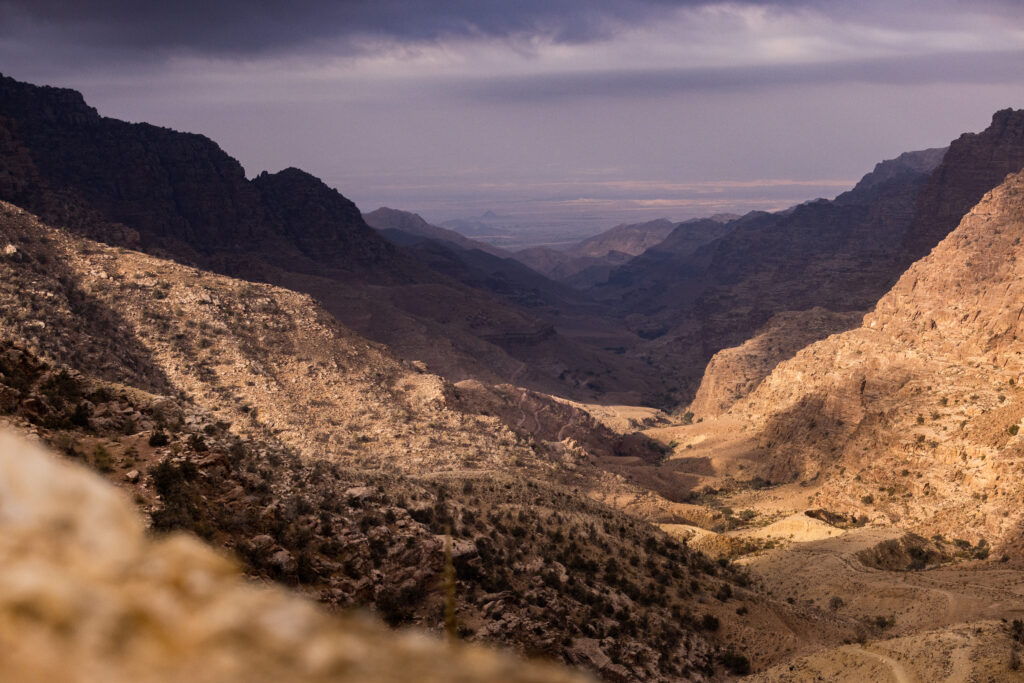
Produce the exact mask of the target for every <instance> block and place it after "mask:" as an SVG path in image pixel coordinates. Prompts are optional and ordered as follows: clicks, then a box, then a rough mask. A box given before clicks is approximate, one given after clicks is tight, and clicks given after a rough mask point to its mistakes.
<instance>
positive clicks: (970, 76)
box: [451, 51, 1024, 102]
mask: <svg viewBox="0 0 1024 683" xmlns="http://www.w3.org/2000/svg"><path fill="white" fill-rule="evenodd" d="M1022 65H1024V51H1002V52H974V53H962V52H961V53H946V54H929V55H919V56H899V57H883V58H872V59H860V60H850V61H842V62H815V63H806V64H778V65H766V64H761V65H752V66H738V67H710V68H678V69H674V68H663V69H652V70H637V71H597V72H586V73H567V74H542V75H536V74H532V75H530V76H524V77H500V78H488V79H486V80H475V81H461V82H459V83H456V84H453V85H452V86H451V91H452V92H453V93H455V94H458V95H461V96H463V97H465V98H467V99H473V100H480V101H490V102H499V101H500V102H512V101H523V102H547V101H558V100H565V99H572V98H587V97H600V98H609V97H611V98H616V97H645V96H652V95H653V96H657V95H665V94H674V93H686V92H694V91H728V90H751V89H765V88H777V87H783V86H793V85H840V84H844V83H869V84H889V85H928V84H936V83H945V84H955V83H961V84H962V83H968V84H1001V83H1017V82H1019V81H1020V79H1021V66H1022Z"/></svg>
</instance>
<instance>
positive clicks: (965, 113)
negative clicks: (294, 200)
mask: <svg viewBox="0 0 1024 683" xmlns="http://www.w3.org/2000/svg"><path fill="white" fill-rule="evenodd" d="M1021 19H1024V8H1022V7H1021V6H1019V5H1017V4H1016V3H1011V2H999V1H994V0H993V1H990V2H980V3H979V2H974V3H965V2H957V1H956V0H942V1H941V2H938V3H936V2H901V3H896V4H893V3H884V2H875V1H869V2H862V3H857V6H856V7H852V6H851V5H850V4H849V3H833V2H820V1H814V0H804V1H799V0H798V1H793V2H742V3H721V2H705V1H700V0H694V1H686V2H660V1H655V0H630V1H629V2H610V1H606V2H597V3H584V2H576V1H561V2H528V3H525V4H517V6H516V7H515V8H514V9H512V8H509V7H507V6H505V5H504V4H503V3H491V2H481V3H462V2H455V1H451V2H448V1H445V2H434V3H430V5H429V7H427V6H424V7H420V8H415V7H413V8H410V7H406V6H404V5H403V4H402V3H400V2H397V1H396V2H376V3H363V2H343V3H329V2H326V1H319V0H304V1H303V2H298V3H295V2H290V3H286V2H283V1H282V2H267V3H261V4H260V5H259V6H258V7H251V6H248V5H246V4H244V3H239V2H202V3H200V2H186V3H176V4H174V5H173V6H171V5H163V6H142V5H139V4H135V3H127V2H122V1H121V0H105V1H101V0H89V1H86V2H79V3H75V4H74V5H73V6H68V5H66V4H65V3H60V2H56V1H49V0H47V1H43V2H40V1H38V0H34V1H31V2H29V1H27V0H0V71H2V72H4V73H5V74H7V75H10V76H13V77H15V78H19V79H22V80H30V81H33V82H37V83H46V84H51V85H58V86H66V87H73V88H75V89H78V90H81V91H82V92H83V94H84V95H85V97H86V100H87V101H88V102H89V103H90V104H92V105H93V106H96V107H97V108H98V109H99V110H100V112H101V113H103V114H104V115H107V116H113V117H117V118H124V119H127V120H133V121H147V122H150V123H154V124H157V125H164V126H169V127H172V128H175V129H178V130H184V131H191V132H198V133H202V134H205V135H207V136H209V137H211V138H212V139H214V140H215V141H217V142H218V143H219V144H220V145H221V146H222V147H223V148H224V149H225V150H226V151H227V152H228V153H229V154H231V155H232V156H235V157H236V158H238V159H239V160H240V161H241V162H242V164H243V165H244V167H245V169H246V172H247V173H248V174H249V175H250V176H252V175H255V174H258V173H259V172H260V171H263V170H269V171H276V170H279V169H281V168H284V167H288V166H298V167H301V168H303V169H305V170H308V171H310V172H311V173H314V174H315V175H317V176H319V177H321V178H323V179H324V180H325V181H326V182H327V183H328V184H330V185H332V186H334V187H337V188H338V189H339V191H341V192H342V193H343V194H345V195H346V196H348V197H349V198H351V199H353V200H354V201H355V202H356V203H357V204H358V205H359V207H360V208H361V209H362V210H364V211H369V210H372V209H375V208H377V207H378V206H381V205H387V206H392V207H395V208H401V209H406V210H412V211H417V212H419V213H421V214H423V215H424V216H425V217H426V218H428V219H429V220H432V221H435V222H441V221H445V220H448V219H452V218H458V217H469V216H477V215H481V214H483V213H484V212H485V211H488V210H491V211H494V212H496V213H498V214H501V215H505V216H509V217H510V221H511V222H517V221H518V222H519V223H522V224H527V223H529V224H538V223H544V222H545V221H546V222H548V223H549V224H550V225H552V226H554V227H553V228H552V229H555V230H563V229H564V230H565V231H567V232H571V231H572V230H573V229H574V228H572V226H577V228H578V230H581V231H583V232H586V231H591V232H596V231H598V230H600V229H604V228H606V227H610V226H611V225H613V224H615V223H620V222H636V221H641V220H649V219H652V218H657V217H661V216H665V217H669V218H672V219H675V220H682V219H686V218H692V217H697V216H704V215H710V214H713V213H718V212H736V213H742V212H745V211H748V210H752V209H766V210H774V209H781V208H784V207H786V206H789V205H792V204H794V203H798V202H801V201H805V200H808V199H812V198H815V197H820V196H824V197H832V196H834V195H836V194H838V193H840V192H842V191H844V190H846V189H848V188H849V187H851V186H852V185H853V184H854V183H855V182H856V180H857V179H858V178H859V177H860V176H861V175H863V174H864V173H866V172H868V171H869V170H871V168H872V167H873V165H874V164H875V163H876V162H878V161H880V160H882V159H886V158H892V157H894V156H897V155H898V154H900V153H902V152H904V151H909V150H912V149H921V148H927V147H936V146H943V145H945V144H948V142H949V141H950V140H951V139H953V138H954V137H956V136H957V135H959V134H960V133H961V132H963V131H966V130H970V131H977V130H981V129H983V128H984V127H985V126H986V125H987V123H988V121H989V118H990V116H991V114H992V112H993V111H995V110H998V109H1002V108H1006V107H1020V106H1022V102H1021V99H1022V98H1021V96H1020V93H1021V92H1022V90H1021V86H1022V85H1024V70H1022V69H1021V68H1020V67H1021V66H1022V65H1024V31H1022V30H1021V29H1020V26H1022V25H1024V22H1022V21H1021ZM951 84H955V85H956V87H955V88H951V87H948V86H949V85H951Z"/></svg>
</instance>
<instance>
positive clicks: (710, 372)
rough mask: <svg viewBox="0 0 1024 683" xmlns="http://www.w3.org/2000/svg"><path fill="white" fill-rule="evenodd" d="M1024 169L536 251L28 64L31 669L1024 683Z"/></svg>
mask: <svg viewBox="0 0 1024 683" xmlns="http://www.w3.org/2000/svg"><path fill="white" fill-rule="evenodd" d="M1022 170H1024V111H1015V110H1009V109H1008V110H1003V111H999V112H997V113H996V114H995V115H994V116H993V118H992V122H991V125H990V126H989V127H988V128H987V129H986V130H984V131H982V132H979V133H971V134H965V135H963V136H961V137H959V138H957V139H956V140H953V141H952V142H951V143H950V145H949V146H948V148H947V147H937V148H932V149H926V150H921V151H915V152H908V153H905V154H902V155H900V156H898V157H896V158H894V159H891V160H887V161H883V162H881V163H879V164H878V165H877V166H876V167H875V168H874V170H873V171H871V172H870V173H868V174H867V175H865V176H864V177H863V178H862V180H861V181H860V182H859V183H858V184H857V185H856V186H855V187H853V188H852V189H851V190H849V191H847V192H844V193H842V194H840V195H839V196H837V197H835V198H834V199H831V200H826V199H818V200H813V201H809V202H806V203H803V204H799V205H797V206H793V207H791V208H789V209H787V210H784V211H778V212H771V213H769V212H752V213H749V214H747V215H743V216H735V215H716V216H711V217H708V218H706V219H697V220H689V221H683V222H673V221H669V220H659V221H653V222H648V223H638V224H624V225H620V226H618V227H616V228H613V229H611V230H609V231H607V232H605V233H602V234H600V235H597V236H595V237H592V238H588V239H586V240H582V241H580V242H578V243H576V244H573V245H569V246H567V247H564V248H560V249H553V248H546V247H545V248H535V249H530V250H526V251H520V252H509V251H506V250H504V249H501V248H499V247H495V246H493V245H489V244H487V243H484V242H481V241H478V240H473V239H470V238H467V237H464V236H463V235H461V234H459V233H458V232H455V231H453V230H451V229H449V228H445V227H440V226H435V225H431V224H430V223H429V222H427V221H425V220H423V218H421V217H420V216H418V215H416V214H413V213H410V212H405V211H401V210H397V209H390V208H380V209H377V210H375V211H371V212H368V213H366V214H363V213H361V211H360V208H359V207H356V205H355V204H354V203H352V202H351V201H349V200H348V199H346V198H345V197H344V196H343V195H342V194H341V193H340V192H338V191H337V190H336V189H334V188H331V187H329V186H327V185H326V184H325V183H323V182H322V181H321V180H319V179H317V178H316V177H314V176H312V175H310V174H308V173H306V172H304V171H302V170H299V169H296V168H288V169H285V170H282V171H279V172H276V173H267V172H263V173H260V174H258V175H255V176H254V177H253V178H251V179H248V178H246V177H245V174H244V172H243V170H242V167H241V165H240V164H239V163H238V162H237V161H236V160H234V159H232V158H231V157H230V156H228V154H227V153H225V152H224V151H223V150H221V149H220V148H219V147H218V146H217V145H216V143H214V142H213V141H211V140H209V139H207V138H204V137H202V136H198V135H192V134H186V133H179V132H176V131H172V130H169V129H164V128H158V127H155V126H151V125H148V124H131V123H125V122H121V121H117V120H114V119H109V118H104V117H102V116H100V114H99V113H98V112H97V111H96V110H95V109H92V108H91V107H89V106H88V105H87V104H86V102H85V100H84V98H83V97H82V96H81V95H80V94H79V93H76V92H74V91H70V90H62V89H55V88H47V87H39V86H35V85H31V84H28V83H22V82H19V81H15V80H13V79H10V78H7V77H3V76H0V311H2V317H0V425H2V426H3V428H4V429H5V431H6V432H11V433H14V434H17V435H18V436H17V437H14V436H3V437H2V438H0V469H2V470H4V473H3V479H4V480H3V481H2V482H0V486H3V487H4V490H5V491H9V492H10V494H8V493H5V494H4V495H3V496H0V527H3V528H4V530H5V533H4V534H0V536H3V538H4V541H3V547H0V553H3V554H4V555H5V557H8V558H9V561H6V562H5V563H4V566H5V570H4V571H5V572H6V573H8V574H9V576H10V577H11V580H10V581H5V582H3V583H4V586H5V587H4V589H3V590H0V638H2V639H3V640H4V642H5V643H7V644H9V645H10V647H9V648H8V650H9V652H10V654H9V655H5V657H6V659H5V664H6V665H7V666H6V667H5V668H7V669H8V670H11V671H17V672H19V674H20V676H21V678H22V679H23V680H46V677H47V676H50V677H51V678H52V677H53V676H58V677H65V678H69V679H72V680H95V678H89V676H88V675H85V674H80V673H76V672H74V671H71V672H69V671H67V670H66V669H65V668H62V667H65V666H66V663H64V662H60V661H57V662H53V661H50V660H48V659H47V658H46V657H42V656H40V655H39V653H40V652H42V653H45V652H53V651H55V650H57V649H65V648H70V649H72V650H73V651H74V652H75V653H76V655H75V656H76V658H79V659H80V660H81V661H82V662H89V663H90V665H89V666H90V667H92V669H91V670H95V671H99V672H104V673H105V674H106V679H108V680H120V679H123V680H179V679H180V680H184V679H185V678H192V679H193V680H194V679H196V678H198V679H199V680H275V679H277V678H279V677H280V676H282V675H287V674H288V673H289V672H290V673H295V672H301V676H302V677H303V678H304V679H305V680H401V675H402V674H401V671H402V670H407V669H404V667H416V668H417V670H418V671H422V679H423V680H493V679H494V678H502V679H507V680H523V681H528V680H529V681H543V680H550V681H562V680H565V681H569V680H585V677H586V676H597V677H599V678H600V679H602V680H608V681H632V680H640V681H656V682H662V681H664V682H668V681H679V680H707V681H711V680H731V679H734V678H737V677H741V676H750V680H757V681H810V680H847V681H858V680H886V679H893V680H936V681H937V680H948V681H959V680H1015V678H1014V677H1015V676H1018V675H1019V668H1020V652H1021V651H1022V650H1024V625H1021V624H1022V621H1021V620H1022V619H1024V554H1022V553H1024V517H1022V515H1021V512H1020V502H1021V501H1020V496H1021V494H1020V492H1021V490H1022V473H1021V465H1022V463H1024V455H1022V453H1024V450H1022V444H1024V441H1021V440H1022V439H1024V435H1022V434H1020V423H1021V420H1022V419H1024V393H1022V392H1024V387H1022V382H1024V375H1022V372H1024V366H1022V363H1024V361H1022V360H1021V358H1022V356H1021V354H1022V352H1024V347H1022V346H1021V345H1022V344H1024V333H1022V332H1021V331H1020V330H1019V329H1018V328H1019V327H1020V326H1021V324H1022V323H1021V320H1020V319H1021V310H1022V309H1021V298H1022V294H1024V292H1022V291H1021V287H1022V285H1021V283H1022V282H1024V273H1022V272H1021V270H1020V268H1021V267H1022V266H1018V259H1024V253H1022V250H1024V247H1022V246H1021V240H1022V239H1024V172H1022ZM1022 262H1024V261H1022ZM1018 337H1020V339H1018ZM46 449H48V450H49V452H45V450H46ZM90 470H91V471H90ZM30 480H31V484H30V483H29V481H30ZM32 484H38V486H35V485H32ZM78 501H87V502H88V506H89V507H90V508H94V509H95V511H96V512H95V514H92V512H90V514H84V513H81V509H82V508H81V503H79V502H78ZM76 506H78V507H76ZM14 509H19V510H30V511H31V514H29V515H28V516H25V515H20V516H19V514H15V513H14V512H11V510H14ZM228 557H230V558H233V559H231V560H228V559H225V558H228ZM232 563H235V564H232ZM33 567H45V568H46V572H45V574H39V576H40V577H50V578H48V579H46V580H44V578H37V579H36V580H35V581H34V582H30V581H28V580H27V579H25V578H21V579H18V577H23V575H27V574H28V573H30V570H31V568H33ZM140 567H142V569H140ZM243 575H244V576H245V577H248V580H249V581H250V582H251V583H246V582H245V581H243V579H242V578H241V577H242V576H243ZM15 579H17V580H15ZM19 581H20V583H19ZM253 583H255V584H256V585H253ZM73 586H77V589H75V590H77V591H78V592H80V593H81V595H82V596H83V597H82V598H81V599H80V600H79V601H75V600H73V599H72V595H71V594H72V593H74V592H75V590H72V588H70V587H73ZM257 586H259V587H257ZM163 595H170V596H172V597H170V598H167V599H168V600H171V601H172V602H175V603H176V604H180V605H181V608H180V610H178V611H173V610H172V612H173V613H172V612H168V613H163V612H160V610H161V609H164V608H165V607H161V604H159V603H158V600H157V599H156V598H155V597H152V596H163ZM103 600H113V601H114V602H113V603H112V604H114V605H115V607H112V608H110V609H111V610H112V612H111V613H109V614H105V613H102V611H101V610H100V608H99V607H96V604H99V603H100V602H102V601H103ZM222 603H223V604H224V605H228V604H230V608H228V607H225V609H226V610H227V612H226V614H228V615H229V616H230V618H227V617H223V619H225V621H223V622H217V621H216V620H217V619H218V618H221V617H217V615H216V614H215V612H216V609H215V608H218V609H219V608H220V606H221V604H222ZM367 613H368V614H367ZM104 614H105V616H104ZM140 615H142V616H140ZM274 615H287V616H279V617H274ZM101 617H103V618H106V619H108V621H105V622H102V623H100V622H99V621H90V620H99V619H101ZM275 618H278V619H280V620H281V622H282V623H284V622H287V623H288V624H291V626H289V627H288V628H284V629H277V630H275V629H274V628H271V627H263V626H261V624H264V622H267V623H270V621H272V620H273V619H275ZM268 620H269V621H268ZM186 621H187V622H189V623H194V624H199V625H201V628H199V629H198V630H196V631H195V633H196V634H197V635H195V637H194V638H193V639H186V640H183V641H182V642H177V641H176V640H173V639H172V640H171V641H168V640H166V638H165V636H163V635H161V634H163V633H165V632H172V631H173V632H175V633H177V632H181V631H183V629H184V627H182V626H181V624H183V623H185V622H186ZM381 621H383V622H385V623H386V624H387V626H390V627H401V628H399V629H398V630H397V631H395V630H389V629H388V628H386V626H385V625H384V624H381V623H380V622H381ZM129 622H130V623H132V624H134V623H136V622H139V623H144V624H145V628H140V630H139V631H138V633H137V634H136V635H133V636H132V638H131V639H129V640H128V641H126V642H128V643H129V644H130V647H128V646H125V648H124V649H123V650H121V651H119V652H118V654H117V657H114V658H104V656H103V655H102V651H103V650H102V648H103V647H104V646H103V645H102V643H103V642H120V641H118V638H120V637H121V636H119V635H118V633H119V631H118V630H117V629H118V628H122V629H123V624H126V623H129ZM118 624H122V626H118ZM218 629H220V630H218ZM261 629H262V630H261ZM89 633H93V634H97V633H98V634H99V635H94V636H89V635H88V634H89ZM19 634H25V635H24V636H23V637H22V636H21V635H19ZM427 634H429V635H427ZM442 635H443V636H444V638H445V639H447V641H448V642H445V640H444V639H442V637H441V636H442ZM178 637H181V638H185V635H181V636H175V638H178ZM90 638H92V640H90ZM162 638H163V639H164V640H161V639H162ZM186 641H187V642H186ZM464 641H465V643H468V644H464ZM338 642H344V643H347V645H345V646H344V647H339V646H336V645H335V644H336V643H338ZM97 643H99V644H97ZM485 646H498V647H501V648H504V649H505V650H507V652H503V653H495V652H493V651H491V650H489V649H487V647H485ZM509 651H510V652H509ZM172 652H182V653H184V654H183V655H182V656H180V657H177V656H172V655H171V653H172ZM203 652H207V653H209V652H215V653H216V656H214V655H203V654H201V653H203ZM325 652H326V653H329V655H328V654H324V653H325ZM253 653H257V654H258V655H259V656H258V657H255V658H254V657H252V656H251V655H252V654H253ZM538 658H544V659H547V660H550V661H548V662H547V663H536V662H534V661H533V660H536V659H538ZM524 660H530V662H529V663H523V661H524ZM104 667H106V668H104ZM571 669H575V671H573V670H571ZM83 670H84V669H83ZM353 672H355V673H353ZM75 676H79V678H77V679H75ZM147 676H148V678H147ZM119 677H120V678H119Z"/></svg>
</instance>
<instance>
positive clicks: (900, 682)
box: [839, 645, 917, 683]
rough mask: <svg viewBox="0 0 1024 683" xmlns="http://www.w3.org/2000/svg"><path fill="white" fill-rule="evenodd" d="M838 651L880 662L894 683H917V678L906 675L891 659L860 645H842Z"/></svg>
mask: <svg viewBox="0 0 1024 683" xmlns="http://www.w3.org/2000/svg"><path fill="white" fill-rule="evenodd" d="M839 649H840V650H844V651H846V652H848V653H850V654H853V655H856V656H860V657H867V658H868V659H874V660H876V661H878V662H881V663H882V664H884V665H885V666H887V667H889V671H890V672H892V676H893V678H894V679H895V680H896V683H917V678H915V677H914V676H912V675H910V674H909V673H907V670H906V669H904V668H903V665H902V664H900V663H899V662H897V661H896V660H895V659H893V658H892V657H887V656H886V655H883V654H879V653H877V652H872V651H871V650H866V649H864V648H863V647H861V646H860V645H844V646H843V647H841V648H839Z"/></svg>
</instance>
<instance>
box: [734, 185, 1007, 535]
mask: <svg viewBox="0 0 1024 683" xmlns="http://www.w3.org/2000/svg"><path fill="white" fill-rule="evenodd" d="M1022 239H1024V175H1022V174H1017V175H1013V176H1010V177H1009V178H1008V179H1007V180H1006V182H1004V183H1003V184H1002V185H1000V186H999V187H997V188H996V189H994V190H993V191H991V192H989V193H988V194H986V195H985V196H984V198H983V199H982V201H981V202H980V203H979V204H978V205H977V206H976V207H974V208H973V209H972V210H971V211H970V213H968V214H967V215H966V216H965V217H964V218H963V220H962V221H961V223H960V225H959V226H958V227H957V229H956V230H954V231H953V232H952V233H950V234H949V235H948V236H947V237H946V238H945V239H943V240H942V242H940V243H939V244H938V246H936V247H935V249H933V250H932V252H931V253H930V254H929V255H928V256H926V257H925V258H923V259H921V260H920V261H918V262H916V263H915V264H914V265H913V266H911V268H910V269H909V270H907V272H906V273H904V275H903V276H902V277H901V278H900V280H899V282H898V283H897V284H896V285H895V286H894V287H893V288H892V290H891V291H890V292H889V293H888V294H886V295H885V296H884V297H883V298H882V299H881V300H880V301H879V302H878V305H877V307H876V309H875V311H874V312H873V313H871V314H869V315H867V316H866V317H865V319H864V325H863V327H861V328H859V329H856V330H852V331H850V332H846V333H843V334H839V335H834V336H832V337H830V338H828V339H826V340H824V341H821V342H818V343H816V344H813V345H811V346H809V347H807V348H806V349H804V350H802V351H801V352H800V353H798V354H797V355H796V356H795V357H794V358H793V359H792V360H789V361H786V362H784V363H782V364H780V365H779V366H778V367H777V368H776V369H775V371H774V372H772V374H771V375H770V376H769V377H768V378H767V379H765V380H764V382H763V383H762V384H761V385H760V386H759V387H758V389H757V390H756V391H755V392H753V393H752V394H751V395H750V396H749V398H748V399H746V400H745V401H742V402H740V403H739V404H737V406H736V407H734V412H736V411H737V410H739V411H740V412H742V413H743V414H744V415H745V416H746V418H747V419H748V420H749V421H750V422H751V423H752V424H756V425H758V428H759V430H760V434H761V439H762V445H763V446H765V447H766V448H767V449H768V450H769V452H770V453H771V455H770V457H766V458H765V459H764V462H765V463H766V465H765V469H766V471H771V474H772V475H773V476H775V477H776V478H793V477H801V478H814V477H816V476H818V475H821V476H822V477H823V479H822V480H823V481H824V482H825V483H824V488H823V492H822V494H821V497H820V501H821V502H823V503H824V505H825V506H829V507H832V508H835V509H840V510H844V511H856V512H858V513H860V514H868V515H870V516H878V517H888V518H889V520H890V521H894V520H902V524H903V525H904V526H910V527H914V528H918V529H920V530H921V531H926V532H929V533H935V532H939V533H956V534H959V536H960V537H961V538H967V539H968V540H972V541H977V540H979V539H986V540H987V541H988V542H992V541H993V540H998V541H1000V542H1001V543H1004V544H1006V543H1013V542H1016V541H1017V540H1019V538H1020V533H1021V528H1022V527H1021V525H1022V522H1024V520H1022V518H1021V516H1020V511H1019V505H1018V504H1017V500H1016V498H1017V494H1018V492H1019V487H1020V474H1019V463H1020V460H1021V457H1022V453H1024V442H1022V441H1021V439H1022V435H1020V434H1019V430H1020V422H1021V419H1022V418H1024V395H1022V394H1021V387H1020V383H1021V380H1022V376H1021V375H1022V372H1024V363H1022V361H1021V358H1022V354H1024V345H1022V339H1024V334H1022V333H1024V330H1022V329H1021V303H1020V302H1021V299H1022V297H1024V270H1022V267H1021V266H1020V263H1021V259H1024V247H1022V246H1021V242H1022ZM880 491H881V492H882V493H879V492H880Z"/></svg>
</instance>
